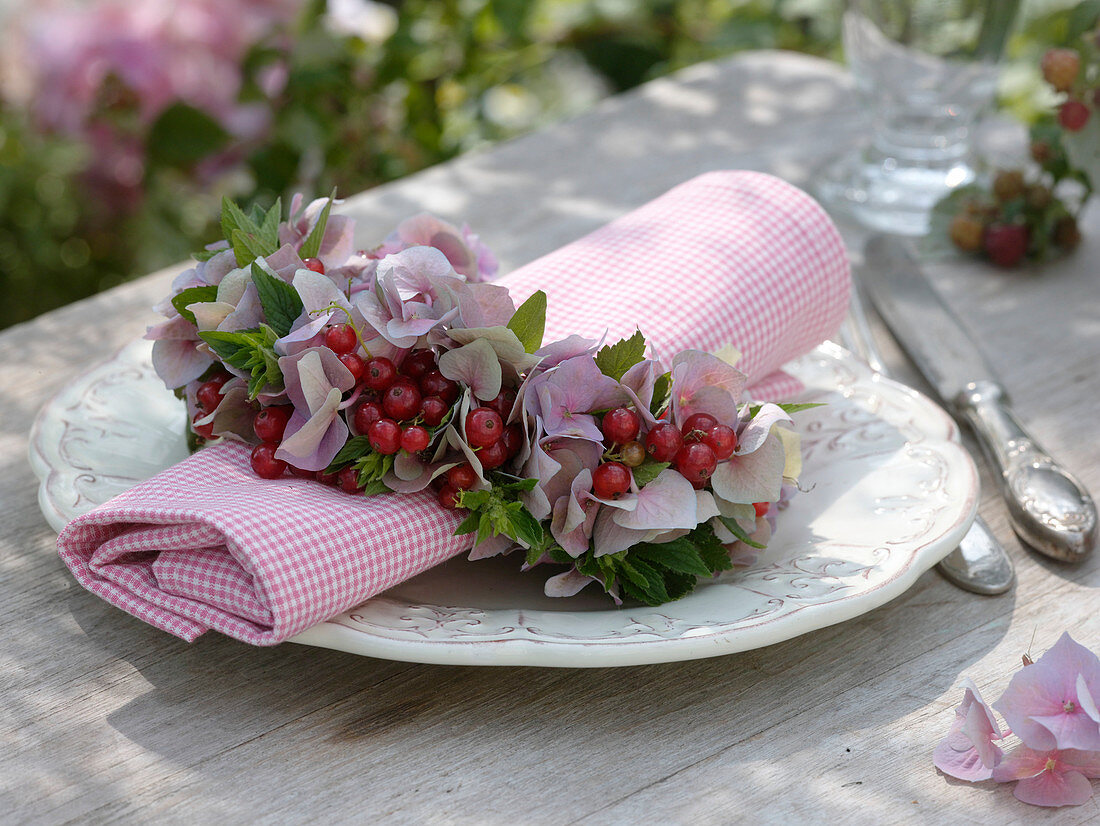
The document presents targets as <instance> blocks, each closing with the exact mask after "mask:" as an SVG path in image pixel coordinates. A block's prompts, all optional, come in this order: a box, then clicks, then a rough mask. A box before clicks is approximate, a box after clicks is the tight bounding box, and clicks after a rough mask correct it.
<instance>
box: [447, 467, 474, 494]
mask: <svg viewBox="0 0 1100 826" xmlns="http://www.w3.org/2000/svg"><path fill="white" fill-rule="evenodd" d="M447 484H449V485H451V486H452V487H454V488H457V489H458V490H469V489H470V488H472V487H473V486H474V485H476V484H477V474H476V473H474V469H473V468H472V467H470V464H469V463H468V462H463V463H462V464H461V465H455V466H454V467H453V468H451V469H450V470H448V471H447Z"/></svg>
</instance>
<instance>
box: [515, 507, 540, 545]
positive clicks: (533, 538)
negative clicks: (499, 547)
mask: <svg viewBox="0 0 1100 826" xmlns="http://www.w3.org/2000/svg"><path fill="white" fill-rule="evenodd" d="M517 504H518V503H517ZM509 522H510V524H511V528H512V530H511V531H509V532H508V535H509V536H511V537H513V538H514V539H521V540H523V542H525V543H526V544H527V545H528V546H529V547H532V548H540V547H542V543H543V541H544V538H545V535H544V532H543V530H542V525H541V524H539V521H538V520H537V519H535V517H534V516H532V515H531V511H529V510H527V508H525V507H523V506H522V505H520V507H519V508H516V509H515V510H514V511H513V512H512V513H511V514H510V519H509Z"/></svg>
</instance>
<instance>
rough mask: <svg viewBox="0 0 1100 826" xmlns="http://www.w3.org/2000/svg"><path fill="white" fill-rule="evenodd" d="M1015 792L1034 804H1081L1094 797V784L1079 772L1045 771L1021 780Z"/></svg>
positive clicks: (1021, 798) (1023, 799)
mask: <svg viewBox="0 0 1100 826" xmlns="http://www.w3.org/2000/svg"><path fill="white" fill-rule="evenodd" d="M1013 794H1014V795H1016V798H1017V799H1018V800H1022V801H1023V802H1024V803H1030V804H1031V805H1032V806H1080V805H1081V804H1082V803H1086V802H1088V800H1089V798H1090V797H1092V784H1091V783H1089V781H1088V779H1087V778H1086V777H1085V776H1084V775H1083V774H1081V773H1079V772H1075V771H1068V772H1064V773H1055V772H1051V771H1044V772H1040V773H1039V774H1037V775H1035V776H1034V777H1027V778H1024V779H1023V780H1021V781H1020V782H1019V783H1017V784H1016V788H1015V790H1014V791H1013Z"/></svg>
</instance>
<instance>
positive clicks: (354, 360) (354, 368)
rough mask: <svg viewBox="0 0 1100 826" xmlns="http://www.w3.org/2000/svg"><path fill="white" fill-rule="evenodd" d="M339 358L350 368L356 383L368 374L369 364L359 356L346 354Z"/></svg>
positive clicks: (349, 370)
mask: <svg viewBox="0 0 1100 826" xmlns="http://www.w3.org/2000/svg"><path fill="white" fill-rule="evenodd" d="M339 358H340V363H341V364H342V365H344V366H345V367H346V368H348V372H349V373H351V377H352V378H353V379H355V380H356V381H359V379H361V378H363V374H365V373H366V372H367V363H366V362H365V361H363V359H362V358H361V357H360V356H359V355H358V354H356V353H344V354H343V355H342V356H340V357H339Z"/></svg>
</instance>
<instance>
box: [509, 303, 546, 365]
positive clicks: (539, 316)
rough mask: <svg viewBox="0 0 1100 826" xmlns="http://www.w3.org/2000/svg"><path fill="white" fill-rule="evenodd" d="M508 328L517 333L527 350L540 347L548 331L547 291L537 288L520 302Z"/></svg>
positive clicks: (530, 350)
mask: <svg viewBox="0 0 1100 826" xmlns="http://www.w3.org/2000/svg"><path fill="white" fill-rule="evenodd" d="M508 329H509V330H511V331H512V332H513V333H515V334H516V338H518V339H519V341H520V344H522V345H523V349H524V350H525V351H526V352H528V353H533V352H535V351H536V350H537V349H539V347H541V346H542V336H543V333H544V332H546V293H544V292H543V291H542V290H536V291H535V292H534V293H533V294H532V295H531V296H530V297H529V298H528V299H527V300H526V301H524V302H523V303H522V304H520V306H519V309H518V310H516V311H515V313H514V314H513V315H512V317H511V319H509V321H508Z"/></svg>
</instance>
